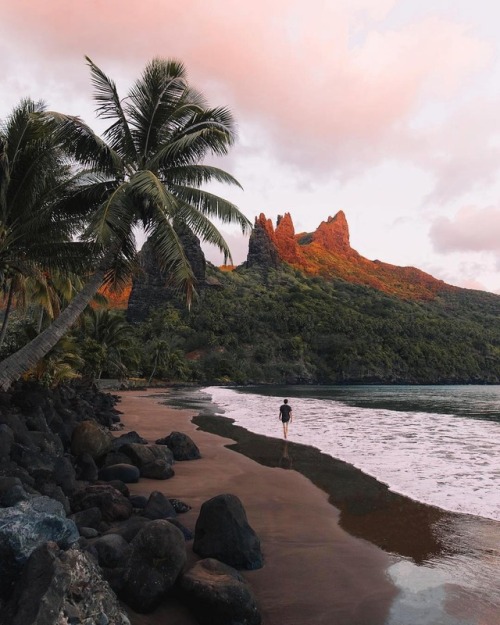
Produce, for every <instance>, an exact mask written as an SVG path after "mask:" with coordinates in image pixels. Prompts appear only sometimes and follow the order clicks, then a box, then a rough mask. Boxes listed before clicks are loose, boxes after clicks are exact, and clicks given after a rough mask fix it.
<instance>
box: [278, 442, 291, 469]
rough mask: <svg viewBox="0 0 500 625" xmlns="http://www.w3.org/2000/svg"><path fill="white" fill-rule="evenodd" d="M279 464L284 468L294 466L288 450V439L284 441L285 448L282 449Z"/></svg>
mask: <svg viewBox="0 0 500 625" xmlns="http://www.w3.org/2000/svg"><path fill="white" fill-rule="evenodd" d="M278 464H279V466H280V467H281V468H282V469H291V468H292V458H291V456H290V453H289V451H288V441H283V448H282V450H281V457H280V459H279V462H278Z"/></svg>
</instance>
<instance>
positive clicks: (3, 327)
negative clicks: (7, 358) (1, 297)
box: [0, 280, 14, 347]
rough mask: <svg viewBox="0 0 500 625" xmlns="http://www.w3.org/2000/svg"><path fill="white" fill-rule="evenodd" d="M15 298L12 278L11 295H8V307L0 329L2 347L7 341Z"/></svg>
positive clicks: (0, 345)
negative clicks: (8, 326)
mask: <svg viewBox="0 0 500 625" xmlns="http://www.w3.org/2000/svg"><path fill="white" fill-rule="evenodd" d="M13 299H14V289H13V288H12V280H11V282H10V284H9V295H8V297H7V307H6V308H5V313H4V317H3V323H2V329H1V330H0V347H2V345H3V342H4V341H5V335H6V334H7V325H8V323H9V317H10V311H11V308H12V300H13Z"/></svg>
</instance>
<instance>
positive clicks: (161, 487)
mask: <svg viewBox="0 0 500 625" xmlns="http://www.w3.org/2000/svg"><path fill="white" fill-rule="evenodd" d="M119 396H120V403H119V404H118V408H119V409H120V410H121V411H122V413H123V414H122V416H121V420H122V423H123V425H124V430H123V432H126V431H130V430H136V431H137V432H139V433H140V434H141V436H143V437H144V438H146V439H147V440H148V441H150V442H154V441H155V440H156V439H157V438H160V437H163V436H166V435H168V434H169V433H170V432H171V431H181V432H185V433H186V434H188V435H189V436H190V437H191V438H192V439H193V440H194V441H195V443H196V444H197V445H198V447H199V448H200V451H201V454H202V458H201V459H200V460H195V461H189V462H177V463H176V464H175V476H174V477H173V478H172V479H169V480H164V481H157V480H148V479H141V480H140V482H138V483H137V484H131V485H130V491H131V492H132V493H134V494H148V493H150V492H152V491H153V490H158V491H160V492H162V493H164V494H165V495H167V496H168V497H175V498H178V499H180V500H182V501H184V502H186V503H188V504H189V505H190V506H192V509H191V510H190V511H189V512H187V513H186V514H183V515H180V516H179V520H180V521H181V522H182V523H183V524H184V525H185V526H186V527H188V528H189V529H191V530H192V531H194V527H195V523H196V519H197V517H198V514H199V510H200V507H201V505H202V503H203V502H204V501H206V500H207V499H210V498H211V497H213V496H215V495H219V494H222V493H231V494H234V495H237V496H238V497H239V498H240V499H241V501H242V503H243V505H244V507H245V510H246V513H247V516H248V520H249V523H250V525H251V526H252V527H253V529H254V530H255V531H256V532H257V534H258V536H259V538H260V540H261V545H262V551H263V555H264V562H265V563H264V567H263V568H262V569H260V570H257V571H248V572H243V575H244V576H245V578H246V579H247V581H248V583H249V584H250V586H251V587H252V589H253V591H254V593H255V595H256V597H257V602H258V605H259V608H260V610H261V614H262V623H263V625H283V624H284V623H286V624H287V625H305V624H306V623H307V624H311V625H320V624H323V623H324V624H325V625H331V624H333V623H335V624H336V625H362V624H367V625H368V624H370V625H378V624H380V625H382V624H384V623H385V622H386V620H387V617H388V613H389V610H390V608H391V605H392V602H393V600H394V597H395V596H396V595H397V593H398V589H397V588H396V586H395V585H394V584H393V583H391V581H390V579H389V577H388V576H387V574H386V571H387V569H388V567H389V566H390V564H391V563H392V561H393V559H392V556H391V555H390V554H388V553H386V552H385V551H383V550H382V549H380V548H378V547H376V546H374V545H373V544H371V543H369V542H368V541H366V540H363V539H360V538H356V537H353V536H351V535H350V534H349V533H347V532H346V531H344V530H343V529H342V528H341V527H340V526H339V523H338V521H339V511H338V510H337V509H336V508H335V507H334V506H332V505H331V504H330V503H329V501H328V495H327V493H326V492H324V491H323V490H321V489H320V488H318V487H316V486H315V485H314V484H313V483H312V482H311V481H310V480H309V479H307V478H306V477H304V476H303V475H301V474H300V473H298V472H297V471H294V470H289V469H288V468H280V467H268V466H263V465H262V464H259V463H257V462H255V461H254V460H252V459H250V458H248V457H246V456H245V455H242V454H240V453H237V452H236V451H234V450H232V449H228V448H227V447H226V445H231V444H232V443H234V441H233V440H232V439H228V438H224V437H221V436H219V435H216V434H213V433H209V432H205V431H201V430H199V429H197V426H196V425H195V424H194V423H192V422H191V420H192V418H193V417H194V416H195V413H194V412H193V411H192V410H181V409H174V408H171V407H169V406H166V405H164V404H163V403H161V402H162V398H161V396H159V395H158V393H157V392H156V393H155V392H154V391H125V392H121V393H119ZM279 442H280V443H281V441H279ZM281 458H282V456H281ZM285 460H286V459H285ZM285 464H286V463H285ZM188 554H189V558H190V561H191V562H194V561H195V560H196V559H197V557H196V556H195V555H194V554H192V552H191V548H190V543H188ZM130 618H131V622H132V625H153V624H158V625H159V624H160V623H164V622H168V623H169V625H191V624H195V623H196V621H195V620H194V619H193V617H192V616H191V615H190V614H189V612H188V611H187V610H186V608H185V607H183V606H179V605H177V604H175V603H173V602H172V603H169V602H168V601H167V602H166V604H165V605H163V606H162V607H161V608H160V609H159V610H157V611H156V612H155V613H154V614H151V615H138V614H135V613H133V612H130Z"/></svg>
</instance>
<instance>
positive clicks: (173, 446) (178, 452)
mask: <svg viewBox="0 0 500 625" xmlns="http://www.w3.org/2000/svg"><path fill="white" fill-rule="evenodd" d="M156 444H157V445H166V446H167V447H168V448H169V449H170V450H171V451H172V453H173V455H174V460H197V459H198V458H201V454H200V450H199V449H198V447H197V446H196V443H195V442H194V441H193V440H192V439H191V438H190V437H189V436H188V435H187V434H184V433H183V432H172V433H171V434H169V435H168V436H166V437H165V438H159V439H158V440H157V441H156Z"/></svg>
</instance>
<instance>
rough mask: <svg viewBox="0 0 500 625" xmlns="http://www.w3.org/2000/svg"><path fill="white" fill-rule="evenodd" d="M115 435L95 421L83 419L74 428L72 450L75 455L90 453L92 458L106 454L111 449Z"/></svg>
mask: <svg viewBox="0 0 500 625" xmlns="http://www.w3.org/2000/svg"><path fill="white" fill-rule="evenodd" d="M112 444H113V436H112V435H111V434H110V432H108V431H107V430H105V429H104V428H103V427H102V426H100V425H98V424H97V423H96V422H95V421H82V422H81V423H79V424H78V425H77V426H76V427H75V429H74V430H73V434H72V437H71V452H72V453H73V455H75V456H80V455H82V454H85V453H87V454H90V455H91V456H92V458H94V459H96V458H100V457H102V456H105V455H106V454H107V453H108V451H109V450H110V449H111V446H112Z"/></svg>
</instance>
